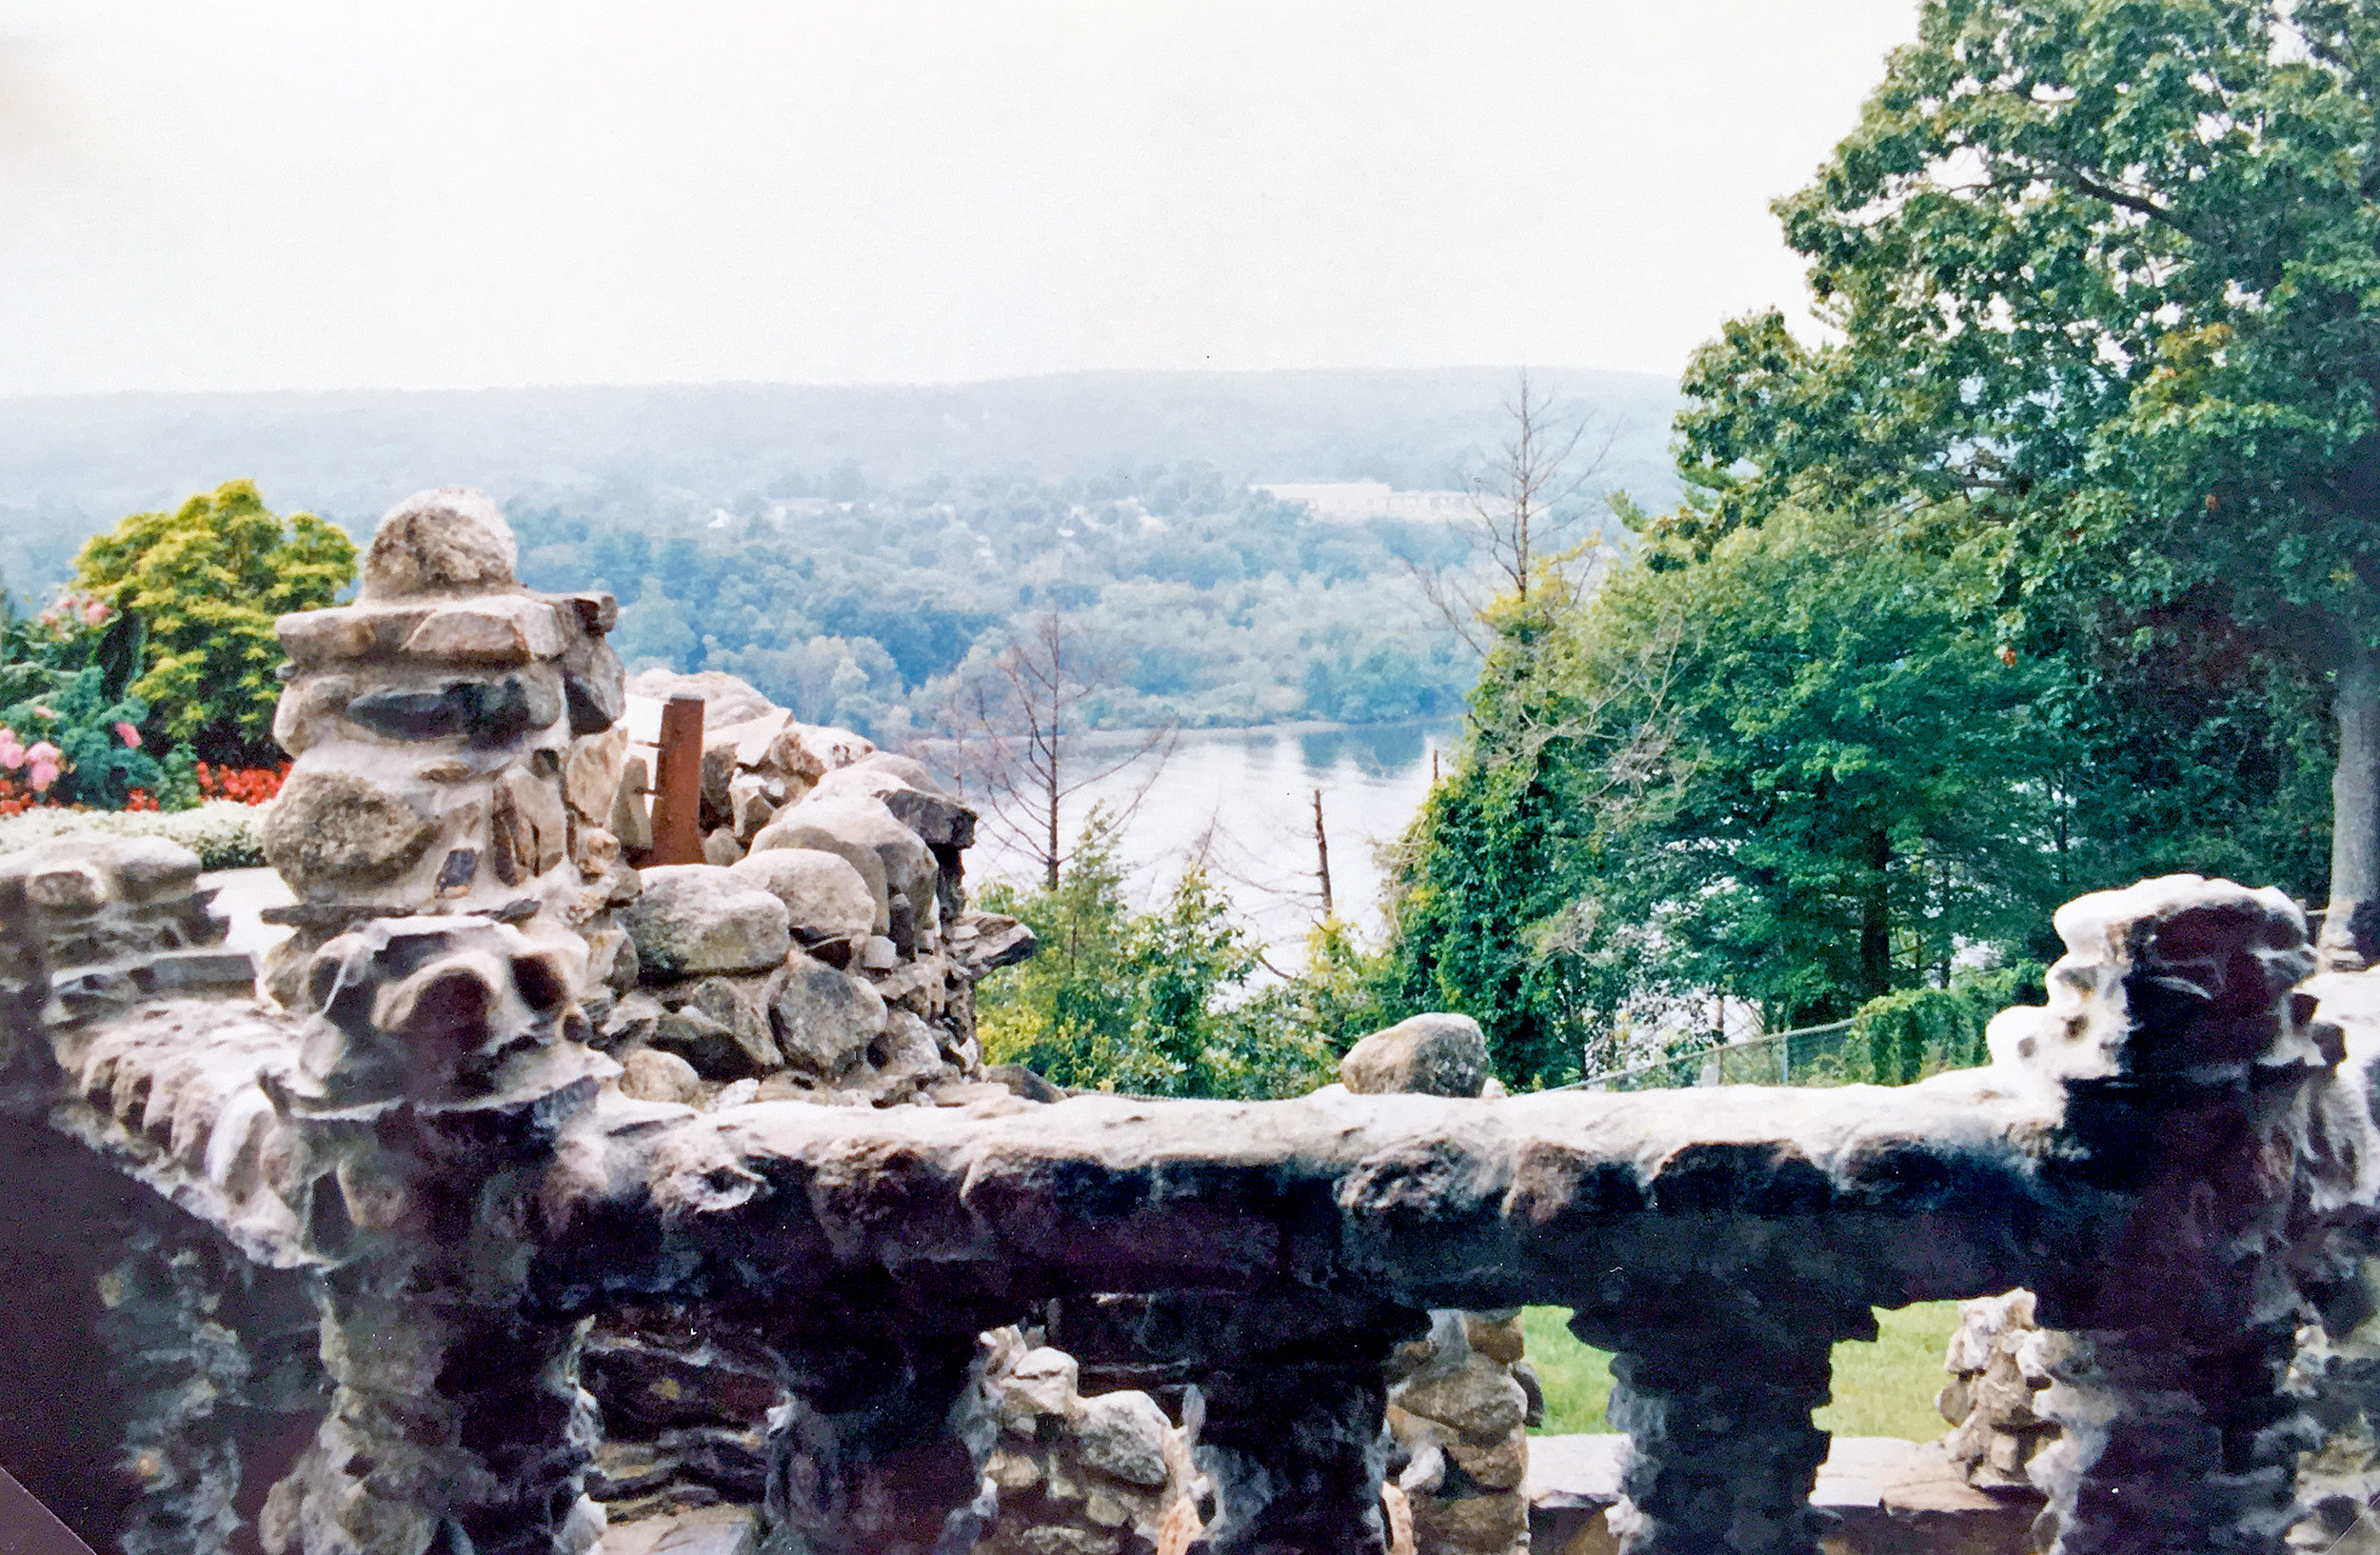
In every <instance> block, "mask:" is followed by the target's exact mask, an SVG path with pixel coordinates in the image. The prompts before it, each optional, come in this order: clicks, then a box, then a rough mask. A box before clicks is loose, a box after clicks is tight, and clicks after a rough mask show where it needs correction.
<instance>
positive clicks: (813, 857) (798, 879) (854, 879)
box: [728, 847, 883, 945]
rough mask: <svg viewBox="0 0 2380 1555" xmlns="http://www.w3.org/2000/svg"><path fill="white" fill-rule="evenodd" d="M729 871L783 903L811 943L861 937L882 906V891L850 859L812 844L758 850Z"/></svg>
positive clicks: (871, 928) (872, 926)
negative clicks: (873, 885) (763, 850)
mask: <svg viewBox="0 0 2380 1555" xmlns="http://www.w3.org/2000/svg"><path fill="white" fill-rule="evenodd" d="M728 873H730V874H732V875H734V876H736V877H737V878H738V879H740V880H742V881H744V883H746V884H747V885H752V886H757V887H760V888H761V889H762V890H764V891H766V892H768V893H769V895H771V896H774V897H775V898H777V900H778V901H780V902H783V904H784V905H785V911H786V913H787V915H788V917H789V919H790V921H791V923H792V925H793V931H794V933H795V934H796V935H798V936H800V937H801V938H802V939H803V941H805V942H807V943H809V944H812V945H816V944H818V943H820V942H822V941H824V940H850V941H859V940H864V939H866V938H867V937H868V935H869V934H870V933H872V932H873V931H874V930H875V927H876V918H877V914H878V913H879V912H881V911H883V891H882V889H881V888H878V889H871V888H870V887H869V886H868V882H867V877H866V876H864V875H863V874H861V873H860V871H859V869H858V868H857V867H854V866H853V865H852V863H851V861H850V860H849V859H846V858H844V857H843V856H842V855H841V854H839V853H828V852H824V851H822V850H820V849H818V848H815V847H772V848H770V849H768V850H767V851H766V852H756V853H753V854H752V855H751V856H749V857H748V858H745V859H744V860H743V861H742V862H740V863H738V864H736V865H735V866H733V867H731V868H730V869H729V870H728Z"/></svg>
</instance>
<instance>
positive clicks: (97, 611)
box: [83, 599, 108, 627]
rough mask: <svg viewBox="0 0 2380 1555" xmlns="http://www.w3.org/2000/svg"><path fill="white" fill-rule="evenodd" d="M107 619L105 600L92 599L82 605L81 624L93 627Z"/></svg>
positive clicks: (106, 603)
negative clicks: (87, 603)
mask: <svg viewBox="0 0 2380 1555" xmlns="http://www.w3.org/2000/svg"><path fill="white" fill-rule="evenodd" d="M107 619H108V602H107V601H106V600H104V599H94V600H92V601H91V602H90V603H89V605H86V606H84V607H83V625H85V626H86V627H95V626H97V625H99V623H101V622H102V621H105V620H107Z"/></svg>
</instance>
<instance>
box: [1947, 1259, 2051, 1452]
mask: <svg viewBox="0 0 2380 1555" xmlns="http://www.w3.org/2000/svg"><path fill="white" fill-rule="evenodd" d="M2056 1337H2057V1336H2055V1335H2053V1334H2046V1333H2044V1332H2043V1331H2042V1330H2041V1327H2040V1326H2039V1325H2037V1324H2036V1323H2034V1322H2033V1292H2032V1291H2030V1290H2012V1291H2009V1292H2008V1293H2007V1294H2005V1295H2000V1296H1987V1297H1984V1298H1983V1299H1981V1300H1979V1301H1971V1302H1968V1303H1966V1304H1965V1305H1964V1306H1961V1307H1960V1308H1959V1326H1958V1331H1957V1332H1956V1333H1954V1334H1953V1335H1952V1336H1951V1343H1950V1349H1949V1351H1948V1353H1947V1354H1945V1355H1944V1357H1943V1361H1942V1365H1943V1368H1944V1369H1945V1370H1947V1371H1949V1372H1950V1374H1951V1380H1950V1382H1949V1384H1948V1385H1946V1386H1944V1387H1943V1389H1942V1391H1941V1393H1940V1394H1939V1395H1937V1396H1936V1397H1935V1399H1934V1405H1935V1407H1936V1408H1938V1409H1939V1410H1940V1411H1941V1414H1942V1418H1943V1419H1944V1420H1947V1421H1949V1422H1950V1424H1951V1426H1952V1429H1951V1433H1950V1434H1949V1435H1948V1436H1946V1437H1944V1438H1943V1439H1942V1449H1943V1451H1944V1452H1945V1453H1946V1454H1947V1455H1948V1456H1949V1458H1950V1460H1951V1463H1952V1465H1954V1467H1956V1468H1957V1469H1958V1470H1959V1472H1960V1473H1961V1474H1962V1475H1963V1476H1964V1477H1965V1479H1966V1481H1967V1483H1968V1484H1969V1485H1973V1486H1975V1487H1976V1488H1977V1489H1979V1490H2015V1489H2022V1490H2031V1489H2032V1488H2033V1476H2032V1472H2031V1468H2032V1464H2033V1459H2034V1457H2036V1456H2037V1455H2038V1454H2040V1453H2041V1452H2042V1451H2043V1450H2044V1449H2045V1448H2046V1447H2048V1446H2049V1445H2050V1444H2051V1443H2053V1442H2054V1441H2056V1440H2057V1427H2056V1426H2054V1425H2051V1424H2050V1423H2049V1422H2048V1421H2046V1420H2044V1419H2043V1418H2042V1417H2041V1412H2040V1402H2041V1400H2040V1393H2041V1389H2042V1388H2044V1387H2047V1386H2049V1385H2050V1381H2051V1377H2050V1363H2051V1360H2052V1358H2053V1356H2054V1354H2055V1353H2056Z"/></svg>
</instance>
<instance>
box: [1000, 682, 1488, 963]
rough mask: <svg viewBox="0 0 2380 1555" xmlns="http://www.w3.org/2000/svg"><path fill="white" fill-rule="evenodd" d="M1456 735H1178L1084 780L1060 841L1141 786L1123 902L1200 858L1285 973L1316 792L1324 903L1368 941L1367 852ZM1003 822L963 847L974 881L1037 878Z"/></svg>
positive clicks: (1295, 728)
mask: <svg viewBox="0 0 2380 1555" xmlns="http://www.w3.org/2000/svg"><path fill="white" fill-rule="evenodd" d="M1454 738H1455V729H1454V728H1452V727H1449V726H1438V725H1421V724H1368V725H1335V724H1289V725H1274V726H1271V727H1269V728H1252V729H1191V730H1185V731H1183V732H1182V733H1181V734H1180V735H1179V736H1177V737H1176V739H1175V741H1174V746H1173V750H1172V753H1171V754H1170V755H1168V756H1166V757H1165V758H1164V759H1163V760H1162V761H1161V762H1160V761H1159V760H1158V759H1157V758H1156V757H1155V756H1154V755H1152V756H1147V757H1143V758H1141V759H1140V760H1139V761H1136V762H1134V763H1132V764H1131V765H1129V766H1127V767H1126V768H1123V769H1122V770H1121V771H1119V772H1117V773H1116V774H1114V775H1113V776H1111V777H1109V778H1106V779H1104V780H1103V781H1101V782H1098V783H1094V784H1091V785H1089V786H1087V787H1085V788H1084V789H1083V790H1082V791H1081V793H1079V794H1078V795H1077V796H1076V797H1075V801H1074V803H1073V804H1071V805H1070V806H1068V807H1066V811H1065V819H1066V830H1067V832H1068V834H1069V836H1071V835H1072V831H1073V828H1074V827H1076V826H1079V825H1080V824H1081V817H1082V815H1083V814H1084V813H1085V812H1086V811H1088V810H1089V808H1090V807H1091V806H1092V805H1093V804H1097V803H1102V802H1103V803H1105V804H1106V805H1107V806H1108V807H1109V809H1110V810H1111V811H1115V810H1121V808H1122V807H1125V806H1129V805H1132V804H1133V801H1134V798H1135V796H1136V795H1138V797H1139V803H1138V806H1137V807H1135V808H1133V809H1132V811H1131V815H1130V819H1129V821H1128V822H1127V823H1126V825H1125V827H1124V830H1123V842H1122V847H1121V852H1122V855H1123V858H1124V862H1125V864H1126V866H1127V867H1128V871H1129V873H1128V889H1129V891H1130V893H1131V896H1132V899H1133V902H1134V905H1135V906H1137V907H1142V908H1147V907H1155V906H1156V905H1157V904H1158V903H1160V902H1161V901H1162V900H1163V899H1164V897H1165V895H1166V893H1167V892H1169V891H1171V890H1172V888H1173V887H1174V883H1175V882H1176V881H1177V880H1179V879H1180V876H1181V871H1182V868H1183V867H1184V866H1185V864H1186V863H1187V862H1188V861H1189V860H1190V859H1192V858H1193V857H1203V858H1204V860H1205V862H1206V865H1207V867H1208V870H1209V872H1210V874H1211V875H1212V876H1213V878H1214V879H1215V881H1216V882H1217V884H1219V885H1220V886H1221V887H1223V888H1224V889H1225V890H1226V891H1227V892H1228V893H1229V894H1230V897H1231V903H1232V907H1233V908H1234V910H1235V912H1236V913H1237V914H1238V915H1239V916H1240V918H1241V919H1242V921H1243V922H1245V923H1246V924H1247V925H1248V927H1250V928H1251V929H1252V930H1254V931H1255V933H1256V934H1257V935H1258V936H1259V938H1260V939H1261V940H1263V941H1264V943H1265V945H1266V947H1267V950H1266V956H1267V959H1268V960H1270V961H1271V962H1272V964H1273V965H1274V966H1275V967H1281V968H1283V969H1290V968H1292V967H1295V966H1296V965H1298V964H1299V954H1300V951H1301V947H1302V943H1303V940H1304V938H1305V933H1306V930H1307V929H1308V928H1310V927H1313V925H1314V924H1315V923H1316V922H1317V921H1318V920H1319V918H1320V916H1321V902H1320V897H1319V891H1318V889H1317V878H1316V876H1317V870H1316V849H1315V844H1314V794H1315V790H1317V789H1318V788H1319V790H1321V795H1322V825H1323V834H1324V836H1325V837H1326V838H1327V839H1328V840H1329V844H1330V867H1331V891H1332V900H1333V905H1334V907H1336V908H1337V910H1338V912H1339V916H1340V917H1342V918H1344V919H1346V920H1347V921H1348V922H1350V923H1352V924H1354V925H1355V926H1356V927H1358V928H1359V930H1360V931H1361V932H1362V933H1363V934H1364V936H1365V937H1366V938H1367V939H1370V940H1373V941H1375V942H1377V941H1378V938H1379V935H1380V931H1381V927H1382V921H1381V918H1380V912H1379V906H1380V879H1381V869H1380V863H1379V860H1378V856H1377V853H1378V847H1380V845H1382V844H1385V843H1388V842H1392V841H1394V840H1395V839H1396V838H1397V836H1398V834H1399V833H1401V832H1402V831H1403V830H1404V829H1405V827H1406V826H1407V825H1408V824H1409V823H1410V822H1411V821H1412V820H1413V817H1414V814H1415V812H1416V811H1418V809H1419V808H1420V806H1421V801H1422V799H1423V797H1424V796H1425V795H1427V794H1428V792H1429V789H1430V773H1431V761H1432V757H1433V755H1434V754H1435V755H1436V756H1437V757H1438V760H1440V761H1441V762H1443V761H1447V760H1451V758H1452V755H1453V749H1452V744H1453V740H1454ZM1093 759H1096V758H1093ZM1111 759H1112V758H1111ZM1003 829H1004V828H1002V827H999V826H997V825H986V826H984V827H982V829H981V830H980V831H979V832H978V841H977V844H976V846H975V847H974V848H972V849H970V850H969V852H968V854H967V873H968V877H969V884H970V885H971V886H973V885H979V884H981V883H982V882H984V881H989V880H995V879H1002V878H1006V879H1010V880H1014V881H1017V882H1019V883H1021V884H1031V883H1032V882H1033V881H1034V879H1035V877H1036V873H1037V871H1038V868H1039V865H1038V862H1037V860H1036V859H1035V857H1034V856H1033V854H1031V853H1030V852H1029V851H1027V850H1026V849H1025V848H1023V847H1019V846H1017V845H1016V844H1015V843H1014V842H1012V841H1011V840H1010V839H1008V838H1006V837H1003V836H1002V830H1003Z"/></svg>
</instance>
